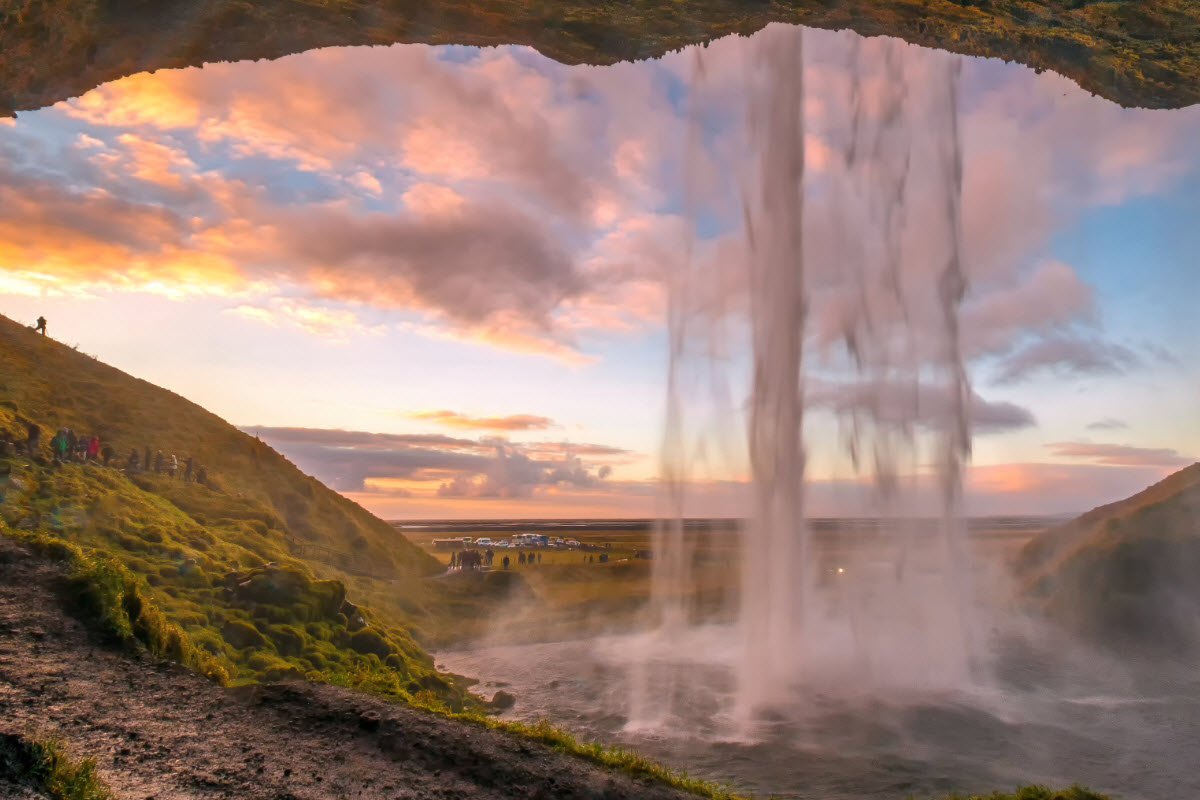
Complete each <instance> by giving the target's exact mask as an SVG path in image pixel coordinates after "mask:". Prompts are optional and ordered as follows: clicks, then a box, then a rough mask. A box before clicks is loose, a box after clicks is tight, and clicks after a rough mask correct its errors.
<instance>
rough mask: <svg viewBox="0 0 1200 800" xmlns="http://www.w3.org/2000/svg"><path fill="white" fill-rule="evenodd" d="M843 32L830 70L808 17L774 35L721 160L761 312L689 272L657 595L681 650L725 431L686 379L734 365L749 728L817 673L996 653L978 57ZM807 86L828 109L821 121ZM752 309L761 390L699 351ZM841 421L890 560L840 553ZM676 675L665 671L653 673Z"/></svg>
mask: <svg viewBox="0 0 1200 800" xmlns="http://www.w3.org/2000/svg"><path fill="white" fill-rule="evenodd" d="M839 43H840V44H841V46H842V48H843V49H842V50H840V51H839V52H838V53H835V54H832V55H830V54H823V57H824V58H826V59H828V58H834V59H835V60H840V63H836V64H835V65H834V66H836V67H837V68H836V69H829V68H828V67H829V66H830V65H829V64H824V65H818V66H817V67H814V66H813V61H814V57H813V56H811V54H809V55H806V54H805V52H804V47H803V33H802V29H801V28H798V27H787V26H771V27H769V28H768V29H767V30H765V31H763V32H762V33H761V34H759V35H758V36H756V37H755V38H754V39H753V44H752V50H753V55H752V57H751V59H750V60H749V61H748V62H747V64H746V67H745V70H746V71H745V87H746V91H745V93H744V96H745V103H746V109H745V123H746V124H745V129H744V139H745V146H744V148H743V152H744V154H745V162H746V163H744V164H740V165H722V166H723V169H725V170H726V171H727V172H728V173H729V174H731V175H740V176H741V187H740V188H741V203H742V209H743V226H742V227H743V229H742V231H741V236H742V240H743V247H742V253H743V254H744V257H743V258H742V259H741V260H740V261H737V262H735V263H729V264H727V265H726V268H727V269H728V270H731V271H736V272H737V273H738V275H737V277H738V279H739V280H740V285H741V286H743V287H744V290H745V303H742V304H736V303H732V304H730V305H729V307H728V308H722V309H721V315H720V317H719V318H718V317H717V316H716V315H714V314H713V311H712V309H711V307H709V306H704V307H703V308H701V305H702V301H701V300H699V299H698V298H702V297H704V294H703V293H702V292H699V291H698V290H697V288H696V283H697V282H698V281H704V280H712V279H713V278H712V275H711V274H709V273H708V272H706V271H704V270H701V269H700V268H698V267H697V266H696V264H695V260H696V259H695V258H694V253H693V250H694V248H695V242H694V241H691V242H689V244H688V258H687V265H688V266H687V267H686V268H685V269H684V270H683V271H682V273H681V274H680V275H677V276H673V277H672V279H671V280H670V281H669V286H670V312H669V320H668V327H669V341H670V342H671V349H670V365H671V366H670V368H669V378H668V408H667V423H666V436H665V439H664V457H663V466H664V479H665V486H666V487H668V491H667V493H666V496H667V498H668V510H669V514H668V517H670V516H671V515H673V518H668V519H667V520H666V521H665V522H663V523H662V524H661V526H660V528H659V531H658V535H657V539H656V543H655V551H656V561H655V564H654V603H653V604H652V606H653V608H654V609H655V610H656V611H655V624H656V625H657V626H658V627H657V629H656V630H657V636H658V637H659V642H660V643H663V642H678V641H679V640H680V636H681V635H682V634H681V631H682V630H684V629H686V627H687V625H688V624H689V623H688V616H689V615H688V607H687V599H686V591H685V590H684V589H683V588H682V587H686V585H687V582H688V575H689V570H691V569H692V568H693V567H692V558H691V552H690V549H689V535H690V534H689V532H688V531H687V530H686V528H685V526H684V524H683V519H682V515H683V513H684V507H685V504H684V500H683V498H684V495H685V493H686V485H687V480H688V460H689V453H690V452H691V450H690V449H689V446H688V443H689V442H691V441H693V440H698V439H700V438H702V437H703V435H704V432H703V431H698V430H695V424H696V420H695V418H694V415H693V417H689V416H688V415H687V413H686V409H687V406H688V404H687V403H686V402H684V401H683V400H682V399H681V395H682V394H683V393H684V392H685V391H688V389H687V388H685V387H684V385H682V384H681V376H684V375H688V374H689V373H695V372H697V371H698V370H699V371H701V372H703V371H704V370H708V371H709V372H710V373H720V372H722V370H724V371H725V373H726V374H725V376H724V381H725V383H724V384H723V385H724V386H725V387H726V389H725V391H729V392H731V393H733V394H734V395H736V394H738V393H739V391H740V393H741V394H743V395H744V396H745V397H746V402H745V433H746V436H745V443H744V459H745V461H746V463H747V465H748V469H749V474H750V476H751V488H752V493H751V500H750V501H749V503H748V508H746V509H745V513H744V519H745V521H744V524H743V525H742V528H741V537H742V543H741V575H740V598H739V605H738V621H737V624H736V626H735V627H734V631H735V633H734V635H733V637H732V644H731V645H730V646H731V647H733V648H735V649H736V652H735V653H734V657H733V658H732V662H731V663H733V665H734V667H733V668H734V671H735V675H734V681H733V686H734V689H733V694H734V701H733V704H732V705H733V707H732V709H731V710H732V712H733V714H734V716H735V717H737V718H739V719H742V720H750V719H753V717H754V716H755V715H756V714H757V713H758V712H760V711H762V710H763V709H764V708H766V707H768V706H778V705H779V704H780V703H790V702H795V700H796V699H797V697H798V695H797V693H796V689H797V687H802V686H804V685H806V684H810V683H813V682H821V683H823V684H824V685H826V686H828V685H829V684H830V683H841V684H843V685H853V686H854V687H856V689H862V690H868V691H869V690H875V689H883V690H887V689H891V688H897V687H903V688H912V687H917V688H922V689H938V688H953V687H956V686H961V685H963V684H964V682H966V681H968V680H969V678H970V674H971V665H972V661H973V660H974V658H975V650H976V648H977V647H978V645H977V644H976V643H974V642H973V641H972V636H971V632H972V630H973V624H972V619H971V611H970V609H971V605H972V598H971V592H970V584H971V578H970V564H969V559H968V552H967V549H968V548H967V542H966V524H965V519H964V512H963V498H962V483H963V477H962V473H963V466H964V463H965V461H966V459H967V458H968V457H969V454H970V427H969V411H970V404H971V398H972V394H971V388H970V385H969V380H968V376H967V370H966V367H965V363H964V359H963V352H962V346H961V342H960V338H959V327H958V326H959V323H958V319H959V308H960V305H961V302H962V299H963V296H964V293H965V291H966V270H965V267H964V260H963V254H962V246H961V219H960V197H961V183H962V155H961V145H960V141H959V132H958V103H957V98H958V80H959V77H958V73H959V67H958V62H957V60H956V59H955V58H954V57H952V56H949V55H947V54H943V53H930V52H925V51H919V50H917V49H916V48H913V47H911V46H908V45H905V44H903V43H900V42H897V41H895V40H887V39H876V40H860V39H858V38H857V37H853V38H852V37H848V36H847V37H841V38H839ZM696 64H697V68H696V69H695V70H694V71H693V75H694V77H693V82H692V87H691V90H692V93H693V94H694V95H702V94H703V92H704V91H705V90H706V86H705V81H704V69H703V67H704V62H703V59H702V57H701V56H697V61H696ZM822 67H824V68H822ZM806 90H807V91H806ZM806 95H807V96H808V97H809V99H814V100H815V101H817V102H815V103H814V104H813V105H814V107H815V108H818V109H819V113H817V114H816V115H814V116H813V118H808V115H806ZM814 95H815V97H813V96H814ZM699 125H700V122H699V121H698V120H697V119H693V120H692V127H693V132H692V134H691V136H690V138H689V143H688V152H689V155H688V158H689V159H692V158H695V157H696V156H695V154H694V152H693V151H694V150H696V149H697V148H701V149H702V145H701V144H700V142H701V140H702V137H701V135H700V134H699V133H698V128H699ZM814 154H816V157H813V155H814ZM806 155H808V156H810V157H809V159H808V163H806ZM688 194H689V196H690V191H689V193H688ZM688 207H689V213H695V211H694V206H693V204H692V203H691V202H690V201H689V203H688ZM725 277H726V278H728V277H729V275H726V276H725ZM737 282H738V281H737V280H735V281H733V283H737ZM733 324H741V325H743V326H746V332H747V333H748V336H747V335H745V334H743V335H742V337H741V339H738V341H741V340H745V341H747V342H748V352H747V353H746V354H745V355H744V362H745V366H746V367H747V368H746V370H744V371H745V372H748V375H749V378H748V381H747V383H748V385H746V386H745V387H742V388H741V389H740V390H739V389H736V388H732V387H734V386H735V385H736V383H737V382H736V379H735V378H734V377H732V375H731V374H730V373H733V372H736V370H733V369H731V368H729V367H728V365H727V363H726V361H723V360H722V359H719V358H714V357H713V354H712V349H711V348H708V349H706V348H704V347H693V346H692V344H693V343H694V342H695V341H697V338H698V337H699V338H704V337H709V338H710V339H711V338H712V337H713V336H714V330H716V331H717V334H716V335H717V336H718V338H720V337H722V336H725V337H728V336H729V333H728V330H729V328H728V326H730V325H733ZM714 326H715V327H714ZM735 338H736V337H735ZM733 360H736V358H735V359H733ZM697 364H702V365H703V367H702V368H698V367H697ZM694 383H695V382H694V381H693V382H692V383H691V384H689V386H690V387H691V388H694ZM714 385H722V384H721V381H716V382H714ZM831 428H835V429H836V431H837V433H838V435H837V436H836V437H834V438H835V439H836V442H837V452H836V454H835V455H834V456H832V457H830V456H829V455H828V454H826V457H827V460H830V461H831V463H833V464H835V465H843V467H844V469H843V473H845V472H846V471H849V472H850V473H852V476H853V477H852V479H850V482H851V483H856V485H862V486H865V487H869V488H868V489H867V490H865V491H863V492H862V493H861V497H862V498H863V503H864V504H865V505H864V507H863V510H862V512H861V513H857V514H854V516H858V517H872V518H874V519H877V521H875V522H872V523H870V524H866V523H863V524H862V525H860V528H861V529H862V531H865V532H866V533H863V534H862V535H871V536H874V537H875V538H876V539H877V540H878V542H882V544H883V548H884V551H885V552H888V553H890V557H889V558H888V559H887V562H886V563H880V562H879V561H878V559H876V561H874V562H871V563H856V562H855V561H854V555H853V552H852V551H853V548H852V547H850V546H849V545H847V552H848V553H850V554H849V555H846V556H844V558H845V561H844V562H840V563H839V564H837V565H834V566H829V565H826V564H824V563H823V562H822V559H821V558H819V557H818V556H817V551H818V550H819V549H820V548H819V547H818V545H819V544H820V543H819V542H818V540H817V538H816V537H817V536H818V534H817V532H815V531H814V529H813V524H812V520H811V519H810V515H809V514H807V513H806V495H808V494H811V491H812V488H813V487H814V486H815V485H816V482H819V481H823V480H828V479H829V475H830V474H831V471H830V469H831V468H830V467H829V466H828V465H825V466H824V467H822V468H821V470H822V471H820V472H815V470H816V469H817V467H816V465H815V462H814V460H813V459H812V458H811V457H810V455H811V454H810V452H809V447H810V445H811V442H812V439H813V437H814V435H817V436H818V438H821V437H823V438H825V439H828V438H829V430H830V429H831ZM930 497H932V498H935V499H936V507H937V509H938V510H937V511H936V513H930V510H929V509H928V508H927V506H928V499H929V498H930ZM676 649H677V648H676ZM678 657H679V656H678V654H676V658H678ZM656 668H657V669H659V671H660V674H659V675H658V676H657V678H655V677H654V676H653V675H650V677H645V676H646V675H647V674H650V673H653V672H654V670H655V669H656ZM639 669H640V670H641V671H642V674H643V678H644V679H642V680H641V681H640V683H639V682H635V683H638V685H640V686H643V687H645V686H647V685H650V684H651V683H654V682H655V680H657V681H658V683H657V684H656V685H658V686H659V687H660V688H659V689H658V690H657V691H656V693H657V695H658V696H659V698H660V699H661V698H662V697H664V696H665V697H668V698H669V697H671V696H674V694H675V692H674V689H671V688H668V689H666V690H663V689H662V686H663V685H664V684H663V683H662V681H663V680H664V671H671V670H674V669H676V667H675V666H673V665H668V664H665V663H663V662H661V660H660V663H659V666H658V667H655V665H654V664H653V663H650V662H648V661H643V662H642V663H641V666H640V668H639ZM668 683H669V684H670V685H672V686H673V685H675V684H677V683H678V678H671V679H670V680H669V681H668ZM635 694H639V696H640V693H639V692H635ZM638 702H640V701H639V700H638V699H637V698H635V702H634V704H635V706H636V705H637V704H638ZM662 713H663V709H662V708H659V715H658V716H659V717H660V718H662Z"/></svg>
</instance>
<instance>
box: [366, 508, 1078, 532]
mask: <svg viewBox="0 0 1200 800" xmlns="http://www.w3.org/2000/svg"><path fill="white" fill-rule="evenodd" d="M1075 516H1077V514H1074V513H1067V514H1054V515H1014V516H991V517H970V518H968V519H967V525H968V527H969V528H971V529H972V530H975V529H990V530H996V529H1005V528H1016V529H1024V530H1028V529H1031V528H1047V527H1051V526H1053V525H1056V524H1058V523H1060V522H1062V521H1064V520H1067V519H1071V518H1073V517H1075ZM891 521H892V520H890V519H885V518H882V517H827V518H818V519H813V520H809V523H810V524H811V525H812V526H813V527H814V528H815V529H816V530H841V529H852V530H853V529H857V530H870V529H872V528H875V527H877V526H878V525H879V523H880V522H891ZM904 521H905V522H927V523H936V522H937V521H938V520H937V519H936V518H934V517H914V518H906V519H905V520H904ZM387 522H388V524H389V525H391V526H392V527H393V528H396V529H397V530H399V531H401V532H417V531H421V532H426V533H458V532H465V531H498V532H502V531H521V530H540V531H651V530H653V529H654V526H655V525H656V524H658V523H659V522H660V520H654V519H477V520H458V519H456V520H388V521H387ZM743 522H744V520H742V519H738V518H735V517H718V518H714V519H705V518H695V519H685V520H684V521H683V525H684V529H685V530H690V531H704V530H728V529H730V528H734V527H737V526H739V525H741V524H742V523H743Z"/></svg>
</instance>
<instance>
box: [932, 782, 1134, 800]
mask: <svg viewBox="0 0 1200 800" xmlns="http://www.w3.org/2000/svg"><path fill="white" fill-rule="evenodd" d="M945 800H1110V798H1109V797H1108V795H1103V794H1097V793H1095V792H1093V791H1092V790H1091V789H1086V788H1084V787H1082V786H1078V785H1076V786H1071V787H1068V788H1066V789H1048V788H1046V787H1045V786H1037V785H1033V786H1022V787H1021V788H1020V789H1017V790H1016V791H1015V792H1007V793H1006V792H994V793H992V794H972V795H965V794H952V795H949V796H948V797H946V798H945Z"/></svg>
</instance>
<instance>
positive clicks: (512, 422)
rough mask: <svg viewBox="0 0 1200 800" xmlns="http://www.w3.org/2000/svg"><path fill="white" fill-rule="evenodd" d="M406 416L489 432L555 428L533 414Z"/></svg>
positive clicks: (415, 413) (428, 413)
mask: <svg viewBox="0 0 1200 800" xmlns="http://www.w3.org/2000/svg"><path fill="white" fill-rule="evenodd" d="M408 416H410V417H412V418H414V419H424V420H429V421H431V422H436V423H438V424H439V425H445V426H447V427H450V428H473V429H478V430H491V431H531V430H545V429H546V428H552V427H554V426H555V423H554V420H552V419H550V418H549V417H539V416H535V415H533V414H510V415H508V416H505V417H472V416H468V415H466V414H460V413H458V412H457V411H445V410H443V411H413V412H410V413H409V414H408Z"/></svg>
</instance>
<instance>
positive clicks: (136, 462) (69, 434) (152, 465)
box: [17, 422, 208, 483]
mask: <svg viewBox="0 0 1200 800" xmlns="http://www.w3.org/2000/svg"><path fill="white" fill-rule="evenodd" d="M41 440H42V429H41V427H40V426H38V425H37V423H33V422H31V423H29V425H28V426H27V430H26V438H25V443H24V444H25V452H26V453H27V454H28V455H30V456H35V455H37V454H38V453H39V452H40V449H41ZM17 449H18V450H19V449H20V447H19V446H18V448H17ZM50 455H51V457H52V458H53V460H54V463H55V464H68V463H78V464H86V463H89V462H96V461H99V462H100V463H102V464H104V466H106V467H107V466H110V465H111V462H112V460H113V457H114V456H116V451H115V450H114V449H113V446H112V445H111V444H108V443H105V444H101V442H100V437H99V436H96V435H94V434H93V435H90V436H89V435H83V434H77V433H76V432H75V431H73V430H71V429H70V428H66V427H63V428H59V429H58V432H57V433H55V434H54V436H53V437H52V438H51V439H50ZM182 466H183V480H184V481H185V482H188V483H190V482H192V481H193V480H194V481H196V482H197V483H208V470H207V469H206V468H205V466H204V465H203V464H196V463H195V460H194V459H193V458H192V457H191V456H184V458H183V464H182ZM151 469H153V470H154V471H155V472H156V473H158V474H159V475H164V474H165V475H167V476H169V477H170V478H172V479H174V477H175V475H176V473H178V472H179V469H180V459H179V458H178V457H177V456H176V455H175V454H174V453H171V454H169V455H167V454H164V453H163V451H162V450H159V451H158V452H157V453H156V454H155V455H154V458H153V459H151V457H150V448H149V447H147V448H146V451H145V457H144V458H143V457H142V454H141V453H140V452H138V449H137V448H136V447H135V448H133V449H132V450H131V451H130V452H129V458H127V459H126V460H125V471H126V472H149V471H150V470H151Z"/></svg>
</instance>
